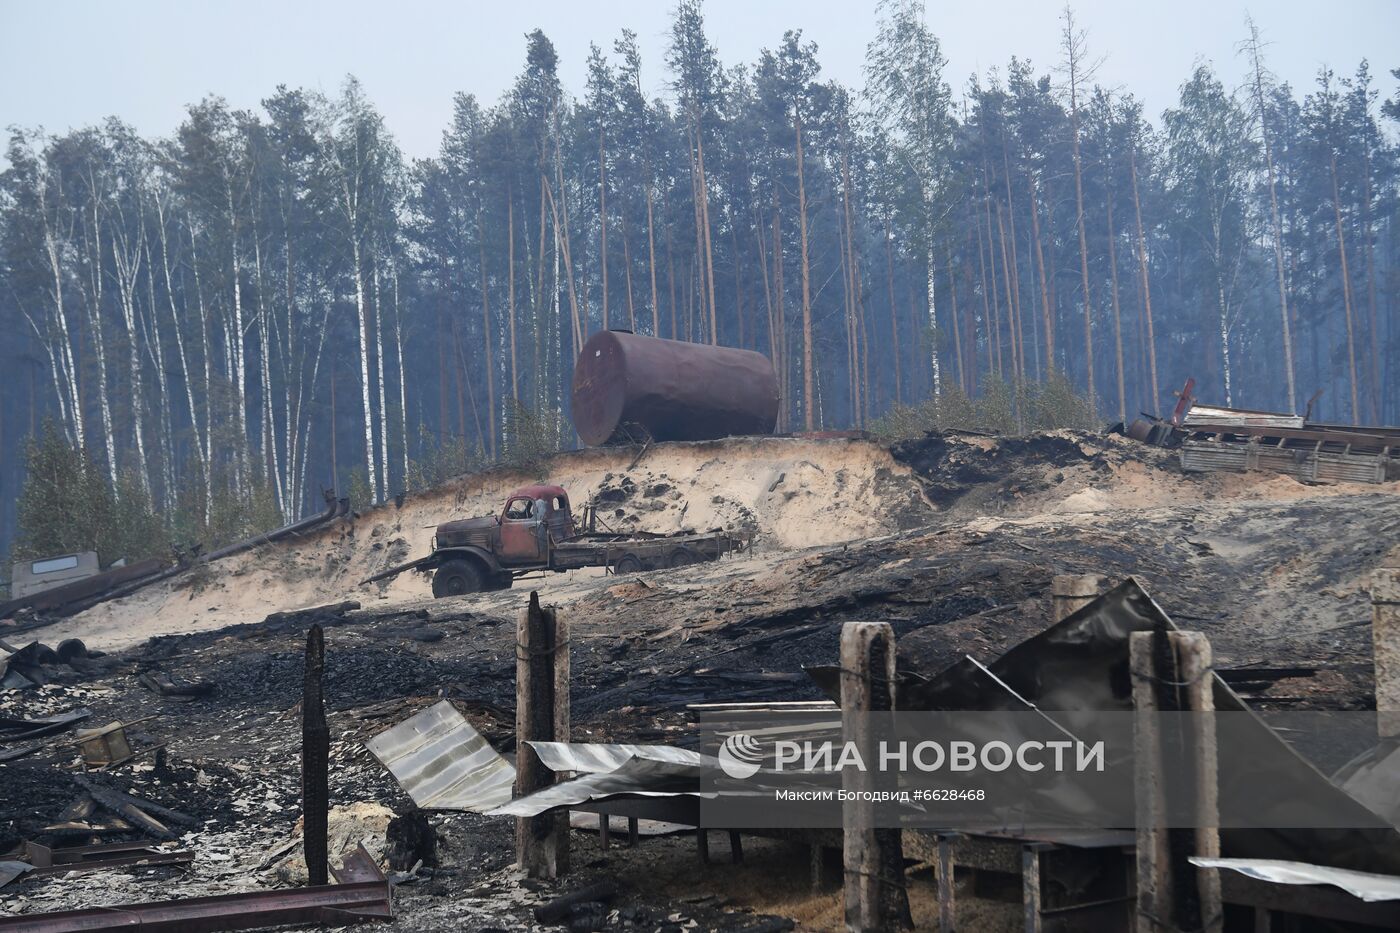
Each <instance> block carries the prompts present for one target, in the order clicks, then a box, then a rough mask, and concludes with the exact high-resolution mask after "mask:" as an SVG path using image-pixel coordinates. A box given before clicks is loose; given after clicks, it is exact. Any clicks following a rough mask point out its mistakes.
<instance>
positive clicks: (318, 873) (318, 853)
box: [301, 625, 331, 885]
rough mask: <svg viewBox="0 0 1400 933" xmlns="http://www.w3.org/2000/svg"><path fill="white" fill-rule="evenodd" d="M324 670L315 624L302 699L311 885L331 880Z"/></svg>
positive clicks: (306, 843) (303, 803) (304, 828)
mask: <svg viewBox="0 0 1400 933" xmlns="http://www.w3.org/2000/svg"><path fill="white" fill-rule="evenodd" d="M325 670H326V642H325V636H324V634H323V633H322V632H321V626H320V625H313V626H311V629H310V631H308V632H307V633H306V671H305V676H304V680H303V683H302V698H301V812H302V853H303V855H304V856H305V857H306V879H307V883H308V884H311V885H323V884H326V883H328V881H329V876H328V871H329V867H330V852H329V849H328V845H329V843H328V841H327V827H328V823H329V820H330V775H329V768H330V751H331V733H330V729H329V727H328V726H327V725H326V706H325V697H324V695H323V693H322V681H323V678H324V676H325Z"/></svg>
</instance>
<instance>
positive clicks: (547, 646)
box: [515, 592, 607, 879]
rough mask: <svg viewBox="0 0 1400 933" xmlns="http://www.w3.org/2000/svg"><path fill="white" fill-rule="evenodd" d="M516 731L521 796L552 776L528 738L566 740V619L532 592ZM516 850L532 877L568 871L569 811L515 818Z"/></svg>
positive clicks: (521, 641) (521, 633)
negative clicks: (543, 605)
mask: <svg viewBox="0 0 1400 933" xmlns="http://www.w3.org/2000/svg"><path fill="white" fill-rule="evenodd" d="M515 736H516V751H515V795H516V796H517V797H523V796H525V795H526V794H530V793H533V792H535V791H537V790H539V789H540V788H542V787H545V786H547V785H549V784H552V783H554V781H555V780H556V778H555V775H554V774H553V773H552V772H551V771H550V770H549V769H548V768H546V767H545V766H544V763H543V762H541V761H540V759H539V756H538V755H537V754H535V750H534V749H533V748H531V747H530V744H529V743H530V742H567V741H569V634H568V625H567V623H565V622H564V621H563V620H562V619H560V618H559V616H558V614H557V613H556V612H555V610H554V609H552V608H549V609H546V608H543V607H541V606H540V595H539V593H537V592H531V593H530V603H529V605H528V606H527V607H526V608H525V609H524V610H522V611H521V613H520V618H519V621H518V623H517V625H516V647H515ZM601 818H602V819H607V817H606V816H603V817H601ZM515 856H516V863H517V864H518V865H519V866H520V868H521V869H523V870H524V871H525V873H526V875H527V876H529V877H531V878H545V879H553V878H558V877H560V876H561V875H563V874H564V873H565V872H567V871H568V870H569V815H568V812H567V811H560V812H558V813H547V814H543V815H541V816H528V817H520V818H519V819H517V820H516V823H515Z"/></svg>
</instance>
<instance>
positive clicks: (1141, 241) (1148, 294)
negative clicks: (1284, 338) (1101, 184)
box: [1128, 145, 1286, 414]
mask: <svg viewBox="0 0 1400 933" xmlns="http://www.w3.org/2000/svg"><path fill="white" fill-rule="evenodd" d="M1128 153H1129V155H1128V157H1129V164H1130V166H1131V169H1132V178H1133V212H1134V213H1135V214H1136V215H1137V254H1138V273H1139V275H1141V276H1142V310H1143V315H1144V316H1145V317H1146V319H1147V361H1148V362H1147V369H1148V376H1149V378H1150V379H1151V380H1152V395H1151V398H1152V409H1153V411H1154V412H1155V413H1158V414H1160V413H1161V407H1162V401H1161V396H1160V395H1159V394H1158V393H1159V392H1160V391H1161V390H1160V388H1159V387H1158V386H1159V383H1158V382H1157V338H1156V334H1155V333H1154V332H1153V327H1152V288H1151V286H1150V285H1149V284H1148V280H1147V237H1146V235H1145V234H1144V233H1143V229H1142V199H1141V198H1140V197H1139V196H1138V177H1137V146H1136V145H1134V146H1133V148H1132V149H1130V150H1129V151H1128ZM1285 310H1286V309H1285Z"/></svg>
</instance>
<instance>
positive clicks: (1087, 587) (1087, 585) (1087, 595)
mask: <svg viewBox="0 0 1400 933" xmlns="http://www.w3.org/2000/svg"><path fill="white" fill-rule="evenodd" d="M1106 583H1107V581H1106V580H1105V578H1104V577H1101V576H1099V575H1098V574H1096V573H1078V574H1071V573H1062V574H1056V575H1055V576H1054V577H1053V578H1051V580H1050V614H1051V617H1052V619H1053V621H1055V622H1059V621H1060V620H1062V619H1064V618H1066V617H1067V616H1071V615H1074V613H1076V612H1078V611H1079V610H1080V609H1083V608H1084V607H1085V606H1087V605H1089V604H1090V603H1091V602H1093V601H1094V600H1096V599H1098V598H1099V597H1100V596H1101V595H1103V592H1104V589H1105V585H1106Z"/></svg>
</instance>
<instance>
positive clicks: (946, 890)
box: [933, 833, 960, 933]
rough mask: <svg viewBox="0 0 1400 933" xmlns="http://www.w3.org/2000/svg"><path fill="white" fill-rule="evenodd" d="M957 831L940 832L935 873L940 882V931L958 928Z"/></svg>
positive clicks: (948, 931) (934, 866)
mask: <svg viewBox="0 0 1400 933" xmlns="http://www.w3.org/2000/svg"><path fill="white" fill-rule="evenodd" d="M958 838H960V837H959V835H958V834H957V833H939V834H938V852H937V855H936V856H935V858H934V863H933V875H934V880H935V881H936V882H937V884H938V933H953V931H954V930H956V929H957V928H958V908H957V895H956V889H955V888H954V887H953V843H954V842H955V841H957V839H958Z"/></svg>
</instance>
